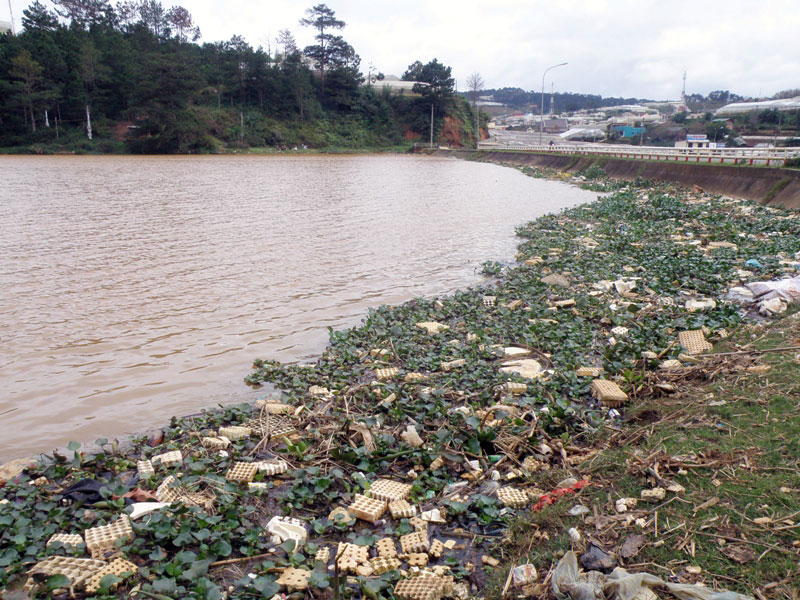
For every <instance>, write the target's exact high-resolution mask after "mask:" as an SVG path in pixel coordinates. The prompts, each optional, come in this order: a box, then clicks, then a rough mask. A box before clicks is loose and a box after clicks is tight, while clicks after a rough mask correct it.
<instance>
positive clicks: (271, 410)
mask: <svg viewBox="0 0 800 600" xmlns="http://www.w3.org/2000/svg"><path fill="white" fill-rule="evenodd" d="M256 408H259V409H261V410H262V411H264V412H265V413H266V414H268V415H290V414H292V413H293V412H294V410H295V407H294V406H292V405H291V404H284V403H283V402H277V401H274V400H273V401H270V402H267V401H265V400H256Z"/></svg>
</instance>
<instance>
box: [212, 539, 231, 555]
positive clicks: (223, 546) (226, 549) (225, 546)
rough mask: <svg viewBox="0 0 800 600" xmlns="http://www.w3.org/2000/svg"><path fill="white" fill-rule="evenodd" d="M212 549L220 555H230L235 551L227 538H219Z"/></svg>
mask: <svg viewBox="0 0 800 600" xmlns="http://www.w3.org/2000/svg"><path fill="white" fill-rule="evenodd" d="M211 549H212V550H213V551H214V552H215V553H216V554H217V555H218V556H230V555H231V552H232V551H233V548H231V545H230V544H229V543H228V542H227V541H225V540H219V541H218V542H216V543H215V544H214V545H213V546H211Z"/></svg>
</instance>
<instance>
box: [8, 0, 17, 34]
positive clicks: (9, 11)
mask: <svg viewBox="0 0 800 600" xmlns="http://www.w3.org/2000/svg"><path fill="white" fill-rule="evenodd" d="M8 14H9V15H11V35H16V34H17V32H16V31H14V29H15V28H14V11H12V10H11V0H8Z"/></svg>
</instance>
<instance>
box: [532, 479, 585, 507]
mask: <svg viewBox="0 0 800 600" xmlns="http://www.w3.org/2000/svg"><path fill="white" fill-rule="evenodd" d="M589 485H592V483H591V482H590V481H589V480H588V479H583V480H581V481H579V482H577V483H576V484H575V485H573V486H571V487H565V488H558V489H556V490H553V491H552V492H548V493H547V494H542V496H541V497H540V498H539V501H538V502H537V503H536V504H534V505H533V508H532V509H531V510H533V511H537V510H542V509H543V508H544V507H545V506H549V505H551V504H554V503H555V501H556V500H558V499H559V498H562V497H564V496H570V495H572V494H577V493H578V492H579V491H580V490H582V489H583V488H585V487H586V486H589Z"/></svg>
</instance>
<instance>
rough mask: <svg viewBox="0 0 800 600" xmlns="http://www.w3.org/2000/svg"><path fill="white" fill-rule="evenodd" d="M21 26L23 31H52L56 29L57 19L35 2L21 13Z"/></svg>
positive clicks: (37, 1) (42, 5)
mask: <svg viewBox="0 0 800 600" xmlns="http://www.w3.org/2000/svg"><path fill="white" fill-rule="evenodd" d="M22 26H23V27H24V28H25V31H53V30H55V28H56V27H58V18H57V17H56V15H55V14H53V13H51V12H50V11H49V10H47V8H46V7H45V6H44V4H42V3H41V2H39V0H36V2H34V3H33V4H31V5H30V6H29V7H28V8H26V9H25V10H23V11H22Z"/></svg>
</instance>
